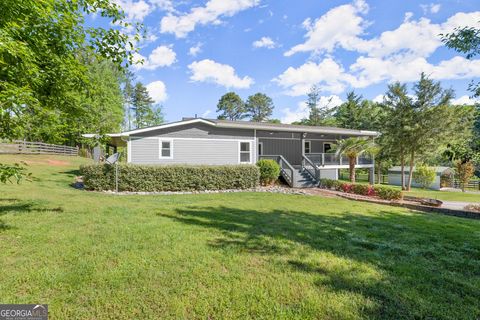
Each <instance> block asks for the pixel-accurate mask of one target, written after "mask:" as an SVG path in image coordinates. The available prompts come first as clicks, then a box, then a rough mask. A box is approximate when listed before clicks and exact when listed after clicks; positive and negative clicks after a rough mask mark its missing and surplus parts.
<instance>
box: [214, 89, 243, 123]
mask: <svg viewBox="0 0 480 320" xmlns="http://www.w3.org/2000/svg"><path fill="white" fill-rule="evenodd" d="M217 112H220V114H219V115H218V119H227V120H232V121H235V120H241V119H243V118H245V117H246V114H245V103H244V102H243V100H242V98H240V96H239V95H238V94H236V93H235V92H228V93H226V94H224V95H223V96H222V97H221V98H220V100H219V101H218V104H217Z"/></svg>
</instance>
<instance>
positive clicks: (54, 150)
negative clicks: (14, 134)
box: [0, 140, 78, 156]
mask: <svg viewBox="0 0 480 320" xmlns="http://www.w3.org/2000/svg"><path fill="white" fill-rule="evenodd" d="M19 153H22V154H58V155H66V156H76V155H78V148H77V147H70V146H62V145H58V144H49V143H43V142H30V141H22V140H14V141H12V142H8V143H4V142H0V154H19Z"/></svg>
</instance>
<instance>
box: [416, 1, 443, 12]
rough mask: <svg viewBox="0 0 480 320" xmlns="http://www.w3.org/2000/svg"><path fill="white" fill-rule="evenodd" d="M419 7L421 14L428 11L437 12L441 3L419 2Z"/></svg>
mask: <svg viewBox="0 0 480 320" xmlns="http://www.w3.org/2000/svg"><path fill="white" fill-rule="evenodd" d="M420 8H422V10H423V14H428V13H432V14H435V13H438V12H439V11H440V8H441V4H439V3H429V4H421V5H420Z"/></svg>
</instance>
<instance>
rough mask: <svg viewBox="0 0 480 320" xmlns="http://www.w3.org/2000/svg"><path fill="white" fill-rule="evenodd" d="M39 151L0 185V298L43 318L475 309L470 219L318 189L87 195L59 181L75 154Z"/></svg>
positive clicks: (479, 254)
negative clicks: (31, 307) (45, 314)
mask: <svg viewBox="0 0 480 320" xmlns="http://www.w3.org/2000/svg"><path fill="white" fill-rule="evenodd" d="M23 158H25V157H23ZM49 158H50V157H47V156H38V157H32V156H31V157H28V159H29V160H30V161H35V163H32V164H31V165H30V169H31V171H33V173H34V176H35V177H37V178H38V181H35V182H31V183H29V182H26V183H23V184H22V185H19V186H16V185H13V186H12V185H7V186H3V185H2V186H0V270H1V272H0V302H2V303H48V304H49V310H50V316H51V318H52V319H65V318H83V319H108V318H110V319H120V318H130V319H161V318H174V319H183V318H189V319H247V318H255V319H282V318H283V319H286V318H288V319H312V318H316V319H476V318H478V317H479V316H480V289H479V288H480V221H474V220H467V219H461V218H455V217H447V216H441V215H435V214H420V213H415V212H412V211H408V210H405V209H401V208H395V207H388V206H381V205H374V204H367V203H361V202H352V201H349V200H343V199H335V198H322V197H316V196H301V195H281V194H261V193H237V194H217V195H176V196H115V195H107V194H101V193H91V192H87V191H79V190H75V189H73V188H71V187H69V186H68V184H69V183H70V182H71V181H72V180H73V177H74V175H75V174H76V173H77V172H76V168H77V167H78V165H79V164H80V163H82V162H84V161H85V160H82V159H78V158H66V157H65V158H59V157H56V158H55V159H56V160H59V159H60V160H62V161H67V162H68V163H69V164H62V163H58V162H56V163H54V164H55V165H53V164H52V163H48V162H47V160H48V159H49ZM12 159H13V158H12V157H6V156H0V162H10V161H12ZM17 159H18V157H17Z"/></svg>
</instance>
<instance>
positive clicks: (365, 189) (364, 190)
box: [320, 179, 403, 200]
mask: <svg viewBox="0 0 480 320" xmlns="http://www.w3.org/2000/svg"><path fill="white" fill-rule="evenodd" d="M320 187H321V188H324V189H334V190H336V191H342V192H346V193H354V194H359V195H362V196H378V197H379V198H381V199H384V200H400V199H402V198H403V192H402V191H401V190H398V189H395V188H392V187H388V186H381V185H375V186H372V185H367V184H352V183H349V182H343V181H338V180H332V179H320Z"/></svg>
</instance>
